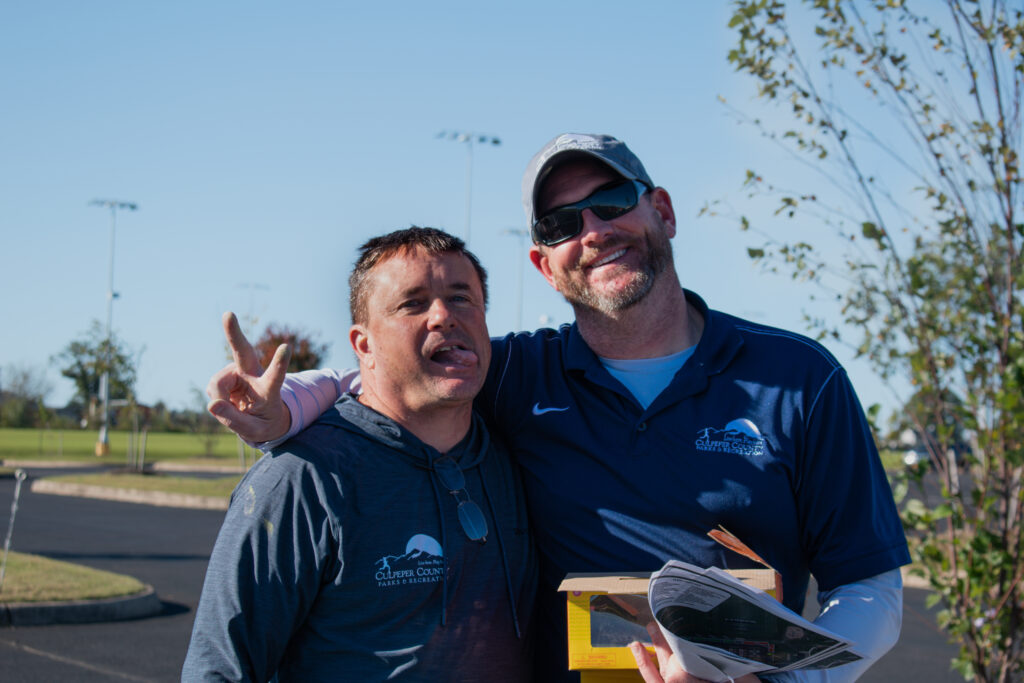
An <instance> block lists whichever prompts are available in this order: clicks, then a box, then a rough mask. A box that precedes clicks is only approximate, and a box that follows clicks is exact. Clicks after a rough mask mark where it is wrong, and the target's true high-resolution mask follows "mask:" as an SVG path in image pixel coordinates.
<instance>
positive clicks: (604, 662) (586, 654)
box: [558, 569, 780, 683]
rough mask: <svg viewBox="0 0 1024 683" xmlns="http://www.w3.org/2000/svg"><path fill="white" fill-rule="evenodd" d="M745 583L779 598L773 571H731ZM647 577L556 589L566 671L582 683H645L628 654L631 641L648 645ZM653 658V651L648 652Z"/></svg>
mask: <svg viewBox="0 0 1024 683" xmlns="http://www.w3.org/2000/svg"><path fill="white" fill-rule="evenodd" d="M727 571H728V572H729V573H730V574H732V575H733V576H735V577H736V578H738V579H740V580H741V581H743V582H744V583H746V584H748V585H751V586H754V587H756V588H760V589H761V590H763V591H765V592H766V593H769V594H771V595H773V596H775V597H776V598H778V597H779V592H778V588H777V587H780V586H779V576H778V574H776V572H775V571H774V570H772V569H730V570H727ZM649 583H650V572H636V573H619V574H601V573H598V574H568V575H567V576H566V577H565V580H563V581H562V583H561V585H560V586H559V587H558V590H559V591H565V593H566V600H567V605H566V612H567V618H568V623H569V668H570V669H572V670H575V671H579V672H580V679H581V681H582V683H598V682H600V683H612V682H614V683H626V682H629V683H635V682H636V681H643V678H642V677H641V676H640V673H639V672H638V671H637V670H636V660H634V659H633V653H632V652H630V650H629V647H628V645H629V643H630V642H631V641H633V640H640V641H644V640H649V638H648V635H647V631H646V629H645V626H644V624H646V623H647V622H648V621H650V620H651V615H650V607H649V606H648V604H647V587H648V584H649ZM648 650H650V651H651V652H653V651H654V650H653V648H651V647H648Z"/></svg>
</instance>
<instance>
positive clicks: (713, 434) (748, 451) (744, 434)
mask: <svg viewBox="0 0 1024 683" xmlns="http://www.w3.org/2000/svg"><path fill="white" fill-rule="evenodd" d="M694 445H695V446H696V447H697V450H701V451H715V452H722V453H734V454H736V455H748V456H749V455H762V454H764V437H762V436H761V432H760V430H759V429H758V428H757V425H755V424H754V423H753V422H751V421H750V420H748V419H746V418H741V419H738V420H733V421H732V422H730V423H728V424H727V425H725V427H724V428H723V429H717V428H715V427H705V428H704V429H702V430H700V431H699V432H697V440H696V441H695V442H694Z"/></svg>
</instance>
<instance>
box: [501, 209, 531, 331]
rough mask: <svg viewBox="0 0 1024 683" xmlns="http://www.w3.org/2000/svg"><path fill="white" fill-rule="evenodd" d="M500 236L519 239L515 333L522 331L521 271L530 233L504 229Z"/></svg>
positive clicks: (524, 266) (523, 266)
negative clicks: (510, 236)
mask: <svg viewBox="0 0 1024 683" xmlns="http://www.w3.org/2000/svg"><path fill="white" fill-rule="evenodd" d="M501 234H502V235H512V236H514V237H518V238H519V257H518V258H517V259H516V263H517V264H518V267H517V271H516V330H515V331H516V332H521V331H522V329H523V270H524V269H525V268H526V264H525V263H523V261H525V260H526V240H527V239H529V237H530V231H529V230H525V229H523V228H505V229H504V230H502V231H501Z"/></svg>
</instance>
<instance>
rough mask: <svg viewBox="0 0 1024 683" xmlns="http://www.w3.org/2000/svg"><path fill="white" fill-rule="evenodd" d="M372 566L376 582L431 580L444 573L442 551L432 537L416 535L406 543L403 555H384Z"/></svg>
mask: <svg viewBox="0 0 1024 683" xmlns="http://www.w3.org/2000/svg"><path fill="white" fill-rule="evenodd" d="M374 564H375V565H376V566H377V579H378V580H387V579H394V578H408V577H412V576H416V577H421V578H425V579H426V580H433V577H438V578H439V577H440V576H441V574H442V573H443V572H444V550H443V549H442V548H441V544H440V543H438V542H437V540H435V539H434V538H433V537H432V536H428V535H427V534H416V535H414V536H412V537H411V538H410V539H409V542H408V543H406V545H405V552H404V553H402V554H400V555H385V556H383V557H382V558H380V559H379V560H377V561H376V562H375V563H374Z"/></svg>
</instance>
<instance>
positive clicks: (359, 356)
mask: <svg viewBox="0 0 1024 683" xmlns="http://www.w3.org/2000/svg"><path fill="white" fill-rule="evenodd" d="M348 342H349V344H351V345H352V350H353V351H354V352H355V354H356V360H358V361H359V367H365V368H367V369H371V368H373V343H372V342H371V340H370V332H369V330H367V329H366V328H365V327H364V326H362V325H353V326H352V327H351V329H349V331H348Z"/></svg>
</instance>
